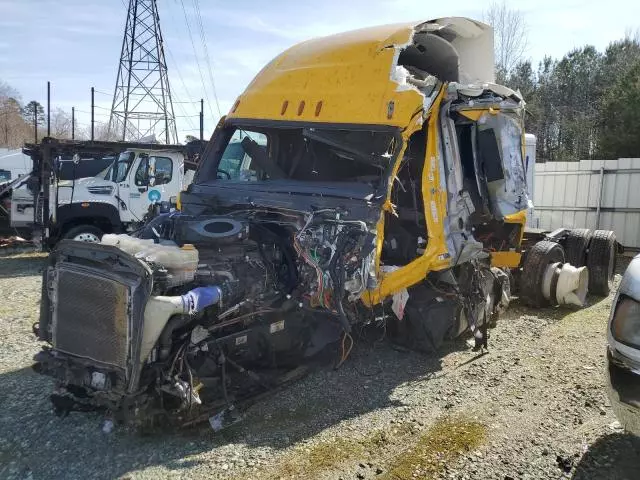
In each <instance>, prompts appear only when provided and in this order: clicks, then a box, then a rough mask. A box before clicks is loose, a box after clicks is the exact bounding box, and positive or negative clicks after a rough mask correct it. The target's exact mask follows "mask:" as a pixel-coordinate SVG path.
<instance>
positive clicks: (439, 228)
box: [362, 87, 450, 305]
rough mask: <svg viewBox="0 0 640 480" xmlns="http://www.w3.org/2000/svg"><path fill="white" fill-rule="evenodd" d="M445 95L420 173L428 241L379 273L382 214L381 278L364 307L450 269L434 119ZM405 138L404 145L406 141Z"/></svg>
mask: <svg viewBox="0 0 640 480" xmlns="http://www.w3.org/2000/svg"><path fill="white" fill-rule="evenodd" d="M445 92H446V87H442V89H441V91H440V93H439V94H438V96H437V97H436V100H435V101H434V102H433V105H432V106H431V109H430V115H429V119H428V122H429V123H428V126H427V132H428V133H427V149H426V159H425V162H426V164H425V166H424V168H423V170H422V198H423V201H424V212H425V218H426V221H427V230H428V231H427V232H425V234H427V236H428V242H427V248H426V249H425V252H424V253H423V254H422V255H421V256H420V257H419V258H417V259H415V260H414V261H412V262H410V263H408V264H407V265H404V266H402V267H400V268H398V269H397V270H394V271H392V272H381V271H380V270H379V259H380V253H381V251H382V238H381V237H382V234H383V233H384V212H383V217H382V218H381V220H380V222H379V223H378V229H377V231H378V263H377V267H378V278H381V280H380V283H379V284H378V287H377V288H376V289H375V290H373V291H369V292H367V293H366V294H365V295H363V297H362V299H363V302H364V303H365V304H367V305H373V304H376V303H380V302H381V301H382V300H384V299H385V298H386V297H388V296H389V295H393V294H394V293H396V292H398V291H400V290H402V289H403V288H407V287H410V286H412V285H415V284H416V283H418V282H421V281H422V280H424V278H425V277H426V276H427V273H429V272H430V271H435V270H442V269H444V268H447V267H449V266H450V257H449V255H448V252H447V243H446V238H445V232H444V225H443V219H444V216H445V215H446V212H447V192H446V191H443V190H442V189H441V188H440V155H439V152H438V135H439V133H438V118H439V113H440V104H441V102H442V98H443V97H444V95H445ZM417 128H419V125H416V126H415V128H413V129H408V130H407V131H406V132H405V135H406V137H407V138H408V137H409V136H410V135H411V133H413V132H414V131H415V130H417ZM407 138H405V144H406V140H407ZM401 162H402V158H401V157H399V158H398V160H397V163H396V165H395V166H394V169H393V172H394V174H393V175H394V177H395V174H396V172H397V171H398V168H399V167H400V163H401ZM390 198H391V187H390V188H389V191H388V193H387V204H388V203H389V200H390Z"/></svg>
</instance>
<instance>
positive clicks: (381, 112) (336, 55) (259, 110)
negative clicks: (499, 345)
mask: <svg viewBox="0 0 640 480" xmlns="http://www.w3.org/2000/svg"><path fill="white" fill-rule="evenodd" d="M417 25H419V23H418V22H414V23H405V24H396V25H383V26H380V27H372V28H365V29H361V30H356V31H352V32H346V33H342V34H338V35H333V36H330V37H324V38H320V39H312V40H308V41H306V42H303V43H300V44H298V45H295V46H293V47H291V48H290V49H288V50H286V51H285V52H283V53H282V54H280V55H279V56H277V57H276V58H275V59H273V60H272V61H271V62H270V63H268V64H267V65H266V66H265V67H264V68H263V69H262V70H261V71H260V72H259V73H258V75H256V77H255V78H254V80H253V81H252V82H251V83H250V84H249V85H248V87H247V88H246V90H245V91H244V92H243V93H242V94H241V95H240V96H239V97H238V99H237V101H236V102H235V104H234V106H233V107H232V109H231V111H230V112H229V114H228V115H227V119H229V120H233V119H248V120H252V119H254V120H261V121H264V120H269V121H282V122H301V123H306V124H308V123H314V122H315V123H323V124H334V125H341V124H342V125H353V126H355V125H363V126H364V125H384V126H391V127H396V128H399V129H400V130H401V135H402V138H403V146H402V149H401V151H400V152H399V154H398V156H397V159H396V163H395V165H394V167H393V170H392V175H391V178H395V176H396V174H397V172H398V169H399V168H400V165H401V163H402V162H403V160H404V158H403V157H404V150H405V148H406V145H407V141H408V139H409V137H410V136H411V135H412V134H413V133H414V132H416V131H417V130H419V129H420V128H422V126H423V122H424V121H426V122H428V124H427V129H428V135H427V145H426V156H425V159H424V161H425V164H424V168H423V170H422V184H421V185H422V187H421V188H422V198H423V202H424V205H423V208H424V215H425V218H426V223H427V231H426V232H425V235H426V236H427V238H428V242H427V246H426V249H425V252H424V253H423V254H422V255H421V256H420V257H418V258H416V259H415V260H413V261H412V262H410V263H408V264H407V265H404V266H401V267H399V268H397V269H396V270H393V271H382V269H381V265H380V258H381V254H382V245H383V240H384V226H385V216H386V215H395V210H394V208H395V207H394V205H393V204H392V203H391V193H392V188H393V186H394V183H395V182H394V181H389V189H388V191H387V194H386V199H385V201H384V203H383V206H382V209H381V211H380V218H379V220H378V223H377V225H376V232H377V239H376V261H375V266H376V274H377V277H378V280H379V281H378V286H377V287H376V288H375V289H373V290H369V291H367V292H365V294H364V295H363V296H362V300H363V302H364V303H365V304H368V305H373V304H377V303H380V302H382V301H383V300H384V299H385V298H387V297H389V296H390V295H393V294H395V293H396V292H398V291H400V290H402V289H404V288H407V287H410V286H412V285H415V284H417V283H419V282H421V281H422V280H424V279H425V277H426V276H427V274H428V273H429V272H430V271H437V270H442V269H445V268H449V267H450V265H451V258H450V254H449V252H448V248H447V239H446V235H445V230H444V219H445V218H446V215H447V192H446V190H445V189H442V188H441V177H440V175H441V169H442V168H447V167H446V166H444V165H443V164H442V162H443V160H442V158H441V152H439V138H440V131H439V128H440V127H439V114H440V107H441V104H442V101H443V98H445V96H446V92H447V88H448V84H447V83H444V84H442V85H441V86H440V91H439V92H438V94H437V96H436V98H435V100H434V101H433V103H432V104H431V105H430V106H429V109H428V111H425V97H424V95H423V94H421V93H420V92H419V91H418V90H417V89H416V88H413V87H408V86H407V85H401V82H399V81H398V79H396V78H395V76H394V74H395V72H396V70H395V69H396V65H397V63H398V58H397V56H398V53H399V51H400V50H401V49H402V48H403V47H404V46H405V45H407V44H408V43H410V42H411V41H412V37H413V33H414V28H415V27H416V26H417ZM487 111H490V112H491V113H497V110H493V109H489V110H487V109H478V110H475V109H472V110H466V111H461V113H462V114H463V115H465V116H467V117H468V118H470V119H471V120H475V121H477V120H478V119H479V118H480V116H481V115H482V114H484V113H486V112H487ZM524 218H525V220H526V217H524ZM506 221H513V222H517V223H521V219H520V217H517V218H516V217H514V219H513V220H506ZM515 255H519V254H513V255H512V254H511V252H500V254H498V255H497V256H496V257H495V262H497V263H498V264H501V265H502V264H504V263H508V264H513V263H516V257H515ZM517 263H519V258H518V262H517ZM505 266H506V265H505Z"/></svg>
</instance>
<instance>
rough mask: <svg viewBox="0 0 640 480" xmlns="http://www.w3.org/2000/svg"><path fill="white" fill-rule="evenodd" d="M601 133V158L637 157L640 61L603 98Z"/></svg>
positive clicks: (639, 144) (638, 150)
mask: <svg viewBox="0 0 640 480" xmlns="http://www.w3.org/2000/svg"><path fill="white" fill-rule="evenodd" d="M600 129H601V134H600V142H599V154H600V156H602V157H604V158H620V157H637V156H638V155H640V133H639V132H640V61H636V62H635V63H634V64H633V65H632V66H630V67H629V68H628V69H627V71H626V73H625V74H624V75H622V76H621V77H619V78H618V79H617V81H616V82H615V83H614V84H613V85H612V86H611V87H610V88H608V89H607V91H606V93H605V94H604V96H603V98H602V101H601V110H600Z"/></svg>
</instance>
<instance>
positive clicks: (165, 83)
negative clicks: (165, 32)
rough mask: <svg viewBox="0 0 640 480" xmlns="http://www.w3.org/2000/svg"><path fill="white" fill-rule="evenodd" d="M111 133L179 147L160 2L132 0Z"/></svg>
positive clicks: (114, 100)
mask: <svg viewBox="0 0 640 480" xmlns="http://www.w3.org/2000/svg"><path fill="white" fill-rule="evenodd" d="M109 133H110V134H117V136H118V138H119V139H120V140H123V141H126V140H139V139H140V138H142V137H148V136H151V135H155V136H156V137H157V138H158V140H160V141H164V142H165V143H167V144H170V143H178V131H177V128H176V120H175V114H174V112H173V102H172V101H171V89H170V87H169V76H168V74H167V62H166V60H165V56H164V46H163V40H162V32H161V31H160V17H159V16H158V6H157V4H156V0H129V6H128V8H127V21H126V24H125V27H124V37H123V39H122V51H121V53H120V62H119V66H118V75H117V77H116V86H115V89H114V92H113V103H112V106H111V117H110V118H109Z"/></svg>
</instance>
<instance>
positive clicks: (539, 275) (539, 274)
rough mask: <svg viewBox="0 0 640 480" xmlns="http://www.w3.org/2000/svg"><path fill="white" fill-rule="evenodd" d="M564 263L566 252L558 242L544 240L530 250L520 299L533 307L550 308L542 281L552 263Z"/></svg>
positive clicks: (522, 280) (521, 280) (522, 276)
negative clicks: (543, 292) (543, 290)
mask: <svg viewBox="0 0 640 480" xmlns="http://www.w3.org/2000/svg"><path fill="white" fill-rule="evenodd" d="M558 262H560V263H564V250H563V249H562V246H561V245H560V244H558V243H556V242H552V241H549V240H542V241H540V242H538V243H536V244H535V245H534V246H533V247H531V248H530V249H529V251H528V252H527V254H526V258H525V260H524V265H523V266H522V274H521V275H520V292H521V295H520V298H521V299H522V301H523V302H524V303H525V304H527V305H529V306H531V307H535V308H538V307H545V306H549V305H550V304H551V302H550V301H549V300H547V299H546V298H544V295H543V294H542V279H543V277H544V273H545V271H546V269H547V266H549V265H550V264H552V263H558Z"/></svg>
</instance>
